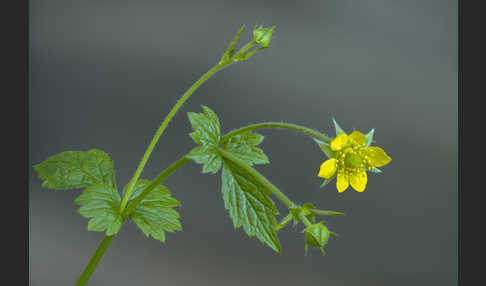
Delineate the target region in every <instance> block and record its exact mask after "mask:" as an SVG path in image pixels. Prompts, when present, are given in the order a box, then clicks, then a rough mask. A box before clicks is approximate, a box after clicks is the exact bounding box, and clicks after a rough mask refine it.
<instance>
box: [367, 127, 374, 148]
mask: <svg viewBox="0 0 486 286" xmlns="http://www.w3.org/2000/svg"><path fill="white" fill-rule="evenodd" d="M374 134H375V128H373V129H371V131H370V132H368V134H366V135H365V137H366V147H370V145H371V143H373V135H374Z"/></svg>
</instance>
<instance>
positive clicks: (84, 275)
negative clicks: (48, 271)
mask: <svg viewBox="0 0 486 286" xmlns="http://www.w3.org/2000/svg"><path fill="white" fill-rule="evenodd" d="M189 161H190V160H189V159H186V158H185V157H182V158H181V159H179V160H177V161H175V162H174V163H172V165H170V166H169V167H167V168H166V169H165V170H164V171H162V173H160V175H158V176H157V178H155V179H154V180H153V181H152V183H151V184H150V185H148V186H147V187H146V188H145V190H143V192H142V193H141V194H140V196H138V197H137V198H136V199H135V200H133V202H132V203H131V204H130V205H128V207H127V208H126V209H125V211H124V212H123V214H122V218H123V221H125V219H126V218H127V217H128V216H129V215H130V213H131V212H132V211H133V210H134V209H135V207H136V206H137V205H138V204H139V203H140V202H141V201H142V199H143V198H145V197H146V196H147V195H148V194H149V193H150V191H151V190H153V189H154V188H155V187H156V186H157V185H159V184H160V183H162V181H164V180H165V179H166V178H167V177H169V176H170V175H171V174H172V173H173V172H174V171H175V170H177V169H179V168H180V167H182V166H184V165H185V164H186V163H187V162H189ZM113 237H114V236H105V238H104V239H103V241H101V243H100V245H99V246H98V249H97V250H96V252H95V253H94V254H93V257H91V260H90V261H89V263H88V265H87V266H86V268H85V270H84V272H83V273H82V274H81V276H80V277H79V279H78V282H77V283H76V286H83V285H85V284H86V282H87V281H88V279H89V277H90V276H91V274H92V273H93V271H94V269H95V268H96V265H98V262H99V261H100V260H101V257H103V254H104V253H105V251H106V249H107V248H108V245H109V244H110V242H111V240H112V239H113Z"/></svg>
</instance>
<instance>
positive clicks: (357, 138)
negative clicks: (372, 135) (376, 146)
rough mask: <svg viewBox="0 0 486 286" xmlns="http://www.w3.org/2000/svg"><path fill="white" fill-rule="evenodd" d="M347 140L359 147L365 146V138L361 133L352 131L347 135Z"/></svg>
mask: <svg viewBox="0 0 486 286" xmlns="http://www.w3.org/2000/svg"><path fill="white" fill-rule="evenodd" d="M349 139H350V140H351V141H353V142H355V143H356V144H359V145H365V144H366V136H365V135H364V134H363V133H361V132H359V131H356V130H355V131H353V132H352V133H351V134H349Z"/></svg>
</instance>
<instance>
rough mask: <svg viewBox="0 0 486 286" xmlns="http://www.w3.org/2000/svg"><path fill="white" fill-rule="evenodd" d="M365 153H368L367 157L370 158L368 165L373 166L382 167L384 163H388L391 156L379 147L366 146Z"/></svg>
mask: <svg viewBox="0 0 486 286" xmlns="http://www.w3.org/2000/svg"><path fill="white" fill-rule="evenodd" d="M366 151H367V152H366V153H367V154H366V155H368V159H369V160H370V165H372V166H374V167H382V166H385V165H386V164H388V163H390V161H391V158H390V157H388V155H387V154H386V153H385V151H383V149H381V148H380V147H376V146H372V147H368V148H366Z"/></svg>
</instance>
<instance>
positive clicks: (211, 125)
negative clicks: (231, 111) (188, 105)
mask: <svg viewBox="0 0 486 286" xmlns="http://www.w3.org/2000/svg"><path fill="white" fill-rule="evenodd" d="M203 110H204V113H194V112H188V113H187V116H188V117H189V121H190V122H191V125H192V129H193V130H194V132H192V133H190V134H189V135H190V136H191V137H192V139H194V141H195V142H196V143H197V144H199V145H201V146H198V147H196V148H194V149H193V150H191V152H189V153H188V154H187V155H186V156H185V157H186V158H189V159H191V160H193V161H195V162H196V163H198V164H203V169H202V173H209V172H211V173H217V172H218V171H219V169H220V168H221V164H222V159H221V155H219V153H218V150H217V149H218V146H219V143H220V140H221V124H220V123H219V119H218V116H217V115H216V113H214V111H212V110H211V109H210V108H209V107H207V106H203Z"/></svg>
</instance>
